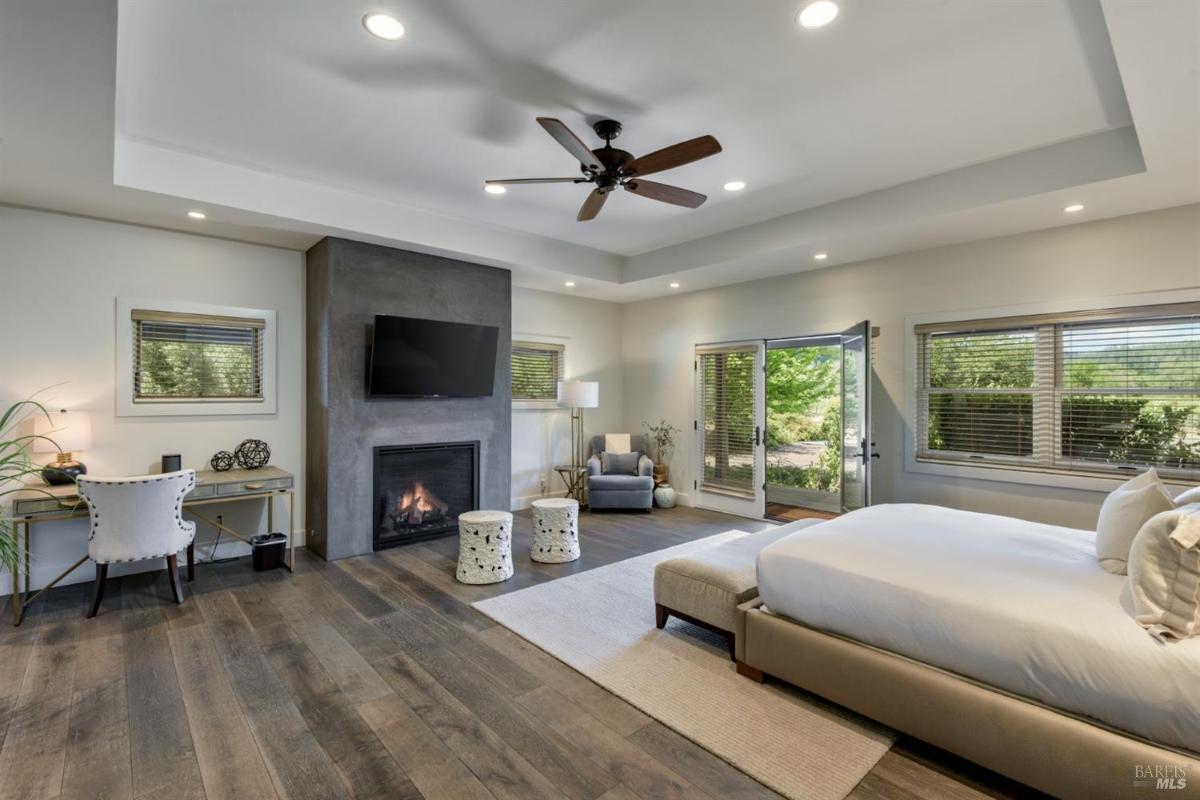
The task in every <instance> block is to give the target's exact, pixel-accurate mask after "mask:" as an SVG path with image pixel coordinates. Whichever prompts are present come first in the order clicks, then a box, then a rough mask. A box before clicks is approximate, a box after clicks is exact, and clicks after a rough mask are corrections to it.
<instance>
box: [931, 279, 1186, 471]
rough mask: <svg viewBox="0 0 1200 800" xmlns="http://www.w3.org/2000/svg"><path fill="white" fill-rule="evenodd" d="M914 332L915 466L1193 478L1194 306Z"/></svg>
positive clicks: (944, 325) (990, 322) (960, 324)
mask: <svg viewBox="0 0 1200 800" xmlns="http://www.w3.org/2000/svg"><path fill="white" fill-rule="evenodd" d="M914 330H915V333H916V336H917V356H918V375H919V384H918V387H919V388H918V420H917V454H916V455H917V460H918V461H934V462H968V463H973V464H979V465H984V466H991V465H995V466H1001V467H1004V466H1007V467H1010V468H1022V467H1024V468H1027V469H1035V470H1048V471H1056V472H1068V473H1096V474H1120V473H1123V472H1132V471H1136V470H1138V469H1143V468H1145V467H1150V466H1153V467H1156V468H1157V469H1158V470H1159V471H1161V472H1162V473H1163V474H1164V475H1167V476H1174V477H1177V478H1183V479H1188V480H1196V479H1197V478H1200V304H1197V303H1184V304H1175V305H1164V306H1148V307H1141V308H1131V309H1122V310H1117V311H1095V312H1079V313H1074V314H1060V315H1054V314H1045V315H1038V316H1032V317H1010V318H999V319H988V320H971V321H964V322H949V323H933V324H927V325H918V326H916V327H915V329H914Z"/></svg>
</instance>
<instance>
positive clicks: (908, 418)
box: [902, 288, 1200, 492]
mask: <svg viewBox="0 0 1200 800" xmlns="http://www.w3.org/2000/svg"><path fill="white" fill-rule="evenodd" d="M1194 302H1200V289H1195V288H1193V289H1179V290H1174V291H1164V292H1143V293H1137V294H1125V295H1115V296H1108V297H1094V298H1085V299H1073V300H1054V301H1046V302H1043V303H1027V304H1023V305H1016V306H997V307H987V308H972V309H965V310H962V311H943V312H936V313H932V314H916V315H912V316H907V317H905V318H904V398H905V400H904V409H905V412H904V420H903V422H904V424H903V425H902V429H903V434H902V435H903V438H904V471H905V472H911V473H916V474H921V475H936V476H938V477H943V478H970V479H974V480H984V481H998V482H1001V483H1017V484H1025V485H1029V486H1047V487H1055V488H1064V489H1083V490H1085V491H1093V492H1111V491H1112V490H1113V489H1115V488H1116V487H1118V486H1120V485H1121V484H1122V483H1124V482H1125V481H1127V480H1128V479H1129V478H1128V476H1124V477H1122V476H1119V475H1114V476H1112V477H1107V476H1100V475H1076V474H1071V473H1062V472H1049V471H1044V470H1033V469H1024V468H1022V467H1019V466H996V465H992V466H975V465H972V464H948V463H937V462H929V461H918V460H917V429H916V422H917V420H918V419H919V418H920V416H919V413H918V412H919V409H918V408H917V403H918V399H917V397H918V389H919V378H920V376H919V375H918V374H917V367H918V359H917V355H918V353H917V350H918V337H917V335H916V333H915V332H914V330H913V329H914V328H915V327H916V326H918V325H925V324H929V323H934V322H958V321H960V320H969V319H992V318H998V317H1019V316H1031V315H1034V314H1055V313H1068V312H1072V311H1103V310H1106V309H1110V308H1125V307H1132V306H1152V305H1162V304H1167V303H1194ZM1163 482H1164V483H1166V484H1167V485H1168V486H1175V487H1178V488H1190V487H1191V486H1193V484H1191V483H1187V482H1181V481H1179V480H1178V479H1172V478H1164V479H1163Z"/></svg>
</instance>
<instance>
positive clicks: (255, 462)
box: [233, 439, 271, 469]
mask: <svg viewBox="0 0 1200 800" xmlns="http://www.w3.org/2000/svg"><path fill="white" fill-rule="evenodd" d="M233 457H234V459H235V460H236V461H237V463H238V466H239V467H241V468H242V469H258V468H259V467H265V466H266V465H267V462H268V461H270V460H271V448H270V447H268V446H267V443H266V442H264V441H263V440H262V439H247V440H246V441H244V442H242V443H241V444H239V445H238V446H237V448H236V449H234V451H233Z"/></svg>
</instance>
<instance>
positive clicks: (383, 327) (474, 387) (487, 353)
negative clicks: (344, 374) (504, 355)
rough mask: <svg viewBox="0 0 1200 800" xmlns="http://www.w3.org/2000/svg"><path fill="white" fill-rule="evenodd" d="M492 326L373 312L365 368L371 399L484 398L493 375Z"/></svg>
mask: <svg viewBox="0 0 1200 800" xmlns="http://www.w3.org/2000/svg"><path fill="white" fill-rule="evenodd" d="M499 333H500V329H499V328H497V327H495V326H494V325H468V324H464V323H461V322H440V321H438V320H432V319H416V318H415V317H390V316H386V315H384V314H376V315H375V333H374V337H373V339H372V342H371V355H370V359H369V361H370V365H369V367H368V369H367V394H368V395H370V396H372V397H488V396H491V394H492V385H493V384H494V383H495V374H496V341H497V338H498V335H499Z"/></svg>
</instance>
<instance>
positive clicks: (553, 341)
mask: <svg viewBox="0 0 1200 800" xmlns="http://www.w3.org/2000/svg"><path fill="white" fill-rule="evenodd" d="M518 346H522V347H527V348H531V349H538V350H546V351H547V352H556V353H557V354H558V383H561V382H562V381H563V380H565V379H566V375H567V341H566V339H563V338H555V337H550V336H537V335H534V334H521V333H514V334H513V337H512V341H511V342H510V345H509V353H510V356H511V354H512V351H514V350H516V348H517V347H518ZM509 390H510V391H511V390H512V374H511V359H510V375H509ZM555 390H556V396H555V397H554V398H552V399H551V398H530V397H517V396H516V395H513V396H512V407H513V409H514V410H518V411H558V410H562V407H561V406H559V404H558V397H557V386H556V387H555Z"/></svg>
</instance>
